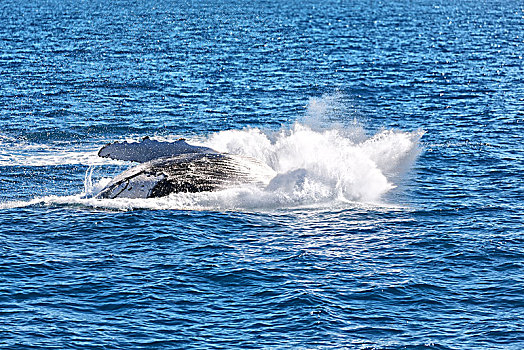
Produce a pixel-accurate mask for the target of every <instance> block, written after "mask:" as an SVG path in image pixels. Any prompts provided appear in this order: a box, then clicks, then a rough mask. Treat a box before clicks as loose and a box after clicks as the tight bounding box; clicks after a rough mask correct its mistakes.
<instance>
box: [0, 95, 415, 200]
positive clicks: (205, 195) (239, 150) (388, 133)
mask: <svg viewBox="0 0 524 350" xmlns="http://www.w3.org/2000/svg"><path fill="white" fill-rule="evenodd" d="M328 102H329V103H330V101H329V100H328ZM329 103H328V104H329ZM326 108H327V107H326V100H325V99H324V100H312V101H311V102H310V105H309V108H308V113H307V115H306V117H305V118H304V119H303V120H301V121H299V122H295V123H294V124H293V125H292V126H291V127H287V128H285V127H283V128H281V129H280V130H277V131H274V130H263V129H260V128H246V129H242V130H225V131H220V132H216V133H213V134H211V135H208V136H207V137H205V138H201V139H194V140H188V141H189V142H190V143H193V144H199V145H203V146H207V147H210V148H213V149H215V150H217V151H219V152H225V153H231V154H237V155H242V156H247V157H251V158H255V159H257V160H259V161H261V162H262V163H265V164H266V165H268V166H269V167H270V168H271V169H273V171H274V172H275V176H274V177H273V179H272V180H271V181H270V183H269V185H268V186H266V187H265V188H260V187H257V186H248V185H246V186H240V187H235V188H228V189H225V190H220V191H216V192H201V193H174V194H171V195H169V196H167V197H163V198H152V199H104V200H102V199H96V198H89V197H92V195H93V194H96V193H97V191H99V190H100V189H101V188H103V186H104V185H105V184H107V182H108V181H109V180H110V179H109V178H107V177H105V176H104V175H102V176H101V177H99V178H98V179H96V177H97V175H96V174H94V173H98V172H99V170H100V169H98V168H97V169H96V171H95V168H94V166H98V165H101V164H108V163H110V162H108V161H107V160H106V159H102V158H99V157H97V156H96V151H95V150H84V151H80V152H78V151H74V150H62V152H63V153H60V151H58V152H53V153H51V152H48V153H46V154H44V155H41V154H40V155H39V154H38V152H37V154H33V155H31V157H32V160H31V162H32V164H40V165H41V164H48V163H52V162H55V163H56V162H73V163H75V164H76V163H81V164H86V165H89V166H90V168H89V169H88V171H87V173H86V177H85V181H84V190H83V191H82V193H79V194H78V195H75V196H64V197H59V196H49V197H43V198H41V199H40V200H38V199H34V200H32V201H29V202H27V203H31V204H34V203H35V201H36V202H39V203H44V204H80V205H86V206H89V207H103V208H110V209H118V210H128V209H135V208H147V209H197V210H243V209H245V210H251V209H265V208H266V209H271V208H289V207H303V206H329V205H334V204H335V203H338V204H340V203H380V202H381V200H382V198H383V196H384V194H386V193H387V192H388V191H390V190H391V189H393V188H395V187H396V183H397V182H398V181H400V180H401V179H402V176H403V174H405V172H406V171H407V170H409V169H410V168H411V166H412V164H413V162H414V161H415V159H416V157H417V156H418V155H419V153H420V151H421V147H420V138H421V137H422V135H423V134H424V132H423V131H422V130H416V131H401V130H394V129H383V130H379V131H378V132H376V133H375V134H372V135H368V134H367V132H366V130H365V129H364V127H363V126H362V125H360V124H359V123H357V122H352V123H351V125H349V126H341V125H337V124H333V123H329V122H325V126H323V125H322V120H321V117H322V116H326V115H333V113H332V109H331V110H330V112H329V113H327V112H326ZM319 116H320V117H319ZM177 137H178V136H177ZM177 137H175V136H173V137H169V136H167V137H164V138H163V139H168V140H169V139H176V138H177ZM20 157H22V156H21V155H20ZM7 161H9V162H11V164H13V162H14V163H21V162H22V161H23V159H22V158H17V157H14V158H11V159H8V160H7ZM2 162H6V160H5V159H4V158H2V157H1V155H0V164H1V163H2ZM24 162H25V163H26V164H27V159H25V161H24ZM23 203H26V202H20V203H18V205H21V206H23ZM31 204H29V205H31ZM13 205H14V204H9V203H4V204H1V205H0V208H8V207H12V206H13Z"/></svg>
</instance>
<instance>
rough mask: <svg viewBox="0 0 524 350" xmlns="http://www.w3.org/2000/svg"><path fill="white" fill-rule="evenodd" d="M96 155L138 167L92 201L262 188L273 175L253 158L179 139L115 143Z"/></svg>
mask: <svg viewBox="0 0 524 350" xmlns="http://www.w3.org/2000/svg"><path fill="white" fill-rule="evenodd" d="M98 155H99V156H100V157H104V158H111V159H117V160H125V161H132V162H138V163H140V164H138V165H136V166H133V167H131V168H130V169H128V170H125V171H124V172H122V173H121V174H119V175H117V176H116V177H115V178H114V179H112V180H111V182H110V183H109V184H108V185H107V186H105V187H104V188H103V189H102V190H101V191H100V192H99V193H98V194H96V195H95V197H96V198H109V199H113V198H156V197H164V196H167V195H169V194H171V193H178V192H191V193H194V192H204V191H216V190H220V189H225V188H228V187H232V186H240V185H245V184H254V185H259V186H266V185H267V184H268V183H269V181H270V180H271V179H272V178H273V177H274V175H275V172H274V171H273V170H272V169H271V168H270V167H269V166H267V165H266V164H264V163H262V162H260V161H258V160H256V159H253V158H250V157H245V156H240V155H233V154H228V153H219V152H217V151H215V150H213V149H211V148H208V147H203V146H194V145H190V144H188V143H187V142H186V141H185V140H184V139H179V140H177V141H175V142H163V141H156V140H152V139H150V138H149V137H145V138H143V139H142V140H141V141H140V142H125V141H124V142H118V141H117V142H114V143H110V144H107V145H105V146H104V147H102V148H101V149H100V150H99V152H98Z"/></svg>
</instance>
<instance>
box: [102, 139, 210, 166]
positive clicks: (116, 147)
mask: <svg viewBox="0 0 524 350" xmlns="http://www.w3.org/2000/svg"><path fill="white" fill-rule="evenodd" d="M186 153H217V152H216V151H214V150H212V149H211V148H208V147H202V146H193V145H190V144H188V143H187V142H186V141H185V140H184V139H179V140H177V141H175V142H163V141H156V140H151V139H150V138H149V137H147V136H146V137H144V138H143V139H142V141H140V142H127V141H124V142H118V141H117V142H113V143H109V144H107V145H105V146H104V147H102V148H101V149H100V151H98V155H99V156H100V157H104V158H111V159H118V160H128V161H132V162H139V163H144V162H148V161H150V160H153V159H157V158H162V157H173V156H177V155H180V154H186Z"/></svg>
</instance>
